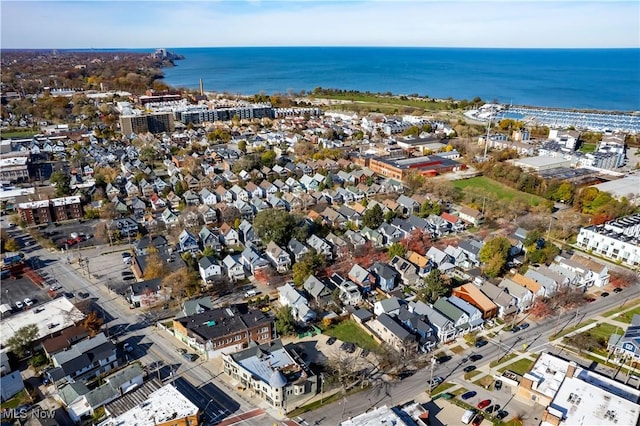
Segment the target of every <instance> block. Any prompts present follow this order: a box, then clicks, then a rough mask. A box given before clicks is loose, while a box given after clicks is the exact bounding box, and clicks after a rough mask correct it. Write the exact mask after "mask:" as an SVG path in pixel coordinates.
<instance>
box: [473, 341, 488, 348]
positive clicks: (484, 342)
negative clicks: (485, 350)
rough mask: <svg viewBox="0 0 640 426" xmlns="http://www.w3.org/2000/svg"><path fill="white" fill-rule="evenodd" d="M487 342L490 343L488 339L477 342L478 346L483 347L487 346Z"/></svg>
mask: <svg viewBox="0 0 640 426" xmlns="http://www.w3.org/2000/svg"><path fill="white" fill-rule="evenodd" d="M487 343H489V342H488V341H487V340H478V341H477V342H476V348H481V347H483V346H485V345H486V344H487Z"/></svg>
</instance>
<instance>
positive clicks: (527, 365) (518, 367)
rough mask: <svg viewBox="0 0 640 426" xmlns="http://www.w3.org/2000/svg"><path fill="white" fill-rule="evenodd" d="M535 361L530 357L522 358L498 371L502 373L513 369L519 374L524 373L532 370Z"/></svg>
mask: <svg viewBox="0 0 640 426" xmlns="http://www.w3.org/2000/svg"><path fill="white" fill-rule="evenodd" d="M533 362H534V361H532V360H530V359H528V358H521V359H519V360H517V361H516V362H514V363H512V364H509V365H507V366H506V367H502V368H500V369H499V370H498V371H500V372H501V373H502V372H504V371H506V370H511V371H513V372H514V373H516V374H519V375H521V376H522V375H523V374H524V373H526V372H527V371H529V370H531V366H533Z"/></svg>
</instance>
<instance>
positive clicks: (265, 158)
mask: <svg viewBox="0 0 640 426" xmlns="http://www.w3.org/2000/svg"><path fill="white" fill-rule="evenodd" d="M260 162H261V163H262V165H263V166H267V167H273V166H274V165H275V164H276V153H275V152H274V151H272V150H268V151H265V152H263V153H262V155H261V156H260Z"/></svg>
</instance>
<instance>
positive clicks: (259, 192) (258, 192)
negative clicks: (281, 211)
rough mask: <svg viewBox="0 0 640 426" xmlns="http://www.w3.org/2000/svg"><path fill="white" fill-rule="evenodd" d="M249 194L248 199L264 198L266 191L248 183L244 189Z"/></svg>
mask: <svg viewBox="0 0 640 426" xmlns="http://www.w3.org/2000/svg"><path fill="white" fill-rule="evenodd" d="M244 189H245V190H246V191H247V192H248V193H249V198H264V197H265V194H266V191H265V190H264V189H263V188H262V187H261V186H258V185H256V184H255V183H253V182H248V183H247V185H246V186H245V188H244Z"/></svg>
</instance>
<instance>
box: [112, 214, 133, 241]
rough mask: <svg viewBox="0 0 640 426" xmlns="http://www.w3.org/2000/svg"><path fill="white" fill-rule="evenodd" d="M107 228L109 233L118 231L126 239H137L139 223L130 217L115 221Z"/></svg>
mask: <svg viewBox="0 0 640 426" xmlns="http://www.w3.org/2000/svg"><path fill="white" fill-rule="evenodd" d="M107 227H108V228H109V231H111V232H113V231H118V232H120V235H122V236H124V237H135V236H136V235H138V229H139V227H138V222H136V221H135V220H133V219H132V218H130V217H123V218H118V219H113V220H112V221H111V222H110V223H109V224H108V225H107Z"/></svg>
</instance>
